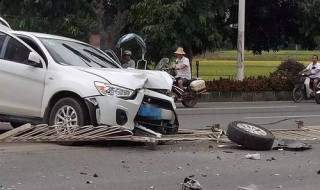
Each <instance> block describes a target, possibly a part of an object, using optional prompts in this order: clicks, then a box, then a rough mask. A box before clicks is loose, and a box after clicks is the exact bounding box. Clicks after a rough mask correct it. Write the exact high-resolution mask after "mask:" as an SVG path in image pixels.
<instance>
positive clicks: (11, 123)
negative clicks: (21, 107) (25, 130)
mask: <svg viewBox="0 0 320 190" xmlns="http://www.w3.org/2000/svg"><path fill="white" fill-rule="evenodd" d="M10 125H11V126H12V127H13V128H18V127H20V126H22V125H24V123H19V122H10Z"/></svg>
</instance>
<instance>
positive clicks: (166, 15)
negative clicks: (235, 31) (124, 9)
mask: <svg viewBox="0 0 320 190" xmlns="http://www.w3.org/2000/svg"><path fill="white" fill-rule="evenodd" d="M233 3H234V1H233V0H228V1H223V3H221V1H218V0H211V1H207V0H198V1H192V0H154V1H148V0H143V1H141V2H139V3H138V4H136V5H135V6H133V7H132V10H133V18H134V21H133V25H134V26H135V29H136V31H139V30H138V29H140V31H139V32H138V33H139V34H141V35H142V36H143V37H145V38H146V42H147V44H148V47H149V48H148V50H150V49H152V55H153V58H152V59H153V60H155V61H157V60H159V59H160V57H161V56H168V55H172V53H173V51H174V49H176V48H177V47H178V46H182V47H184V49H185V51H186V52H187V54H188V56H189V58H190V59H191V60H192V58H193V56H194V55H198V54H201V53H203V52H205V51H206V50H214V49H216V48H218V47H219V46H220V45H221V42H222V41H223V33H224V31H225V30H226V28H227V25H226V24H227V23H226V22H225V21H226V18H227V17H228V14H229V11H228V9H229V7H230V6H231V5H232V4H233Z"/></svg>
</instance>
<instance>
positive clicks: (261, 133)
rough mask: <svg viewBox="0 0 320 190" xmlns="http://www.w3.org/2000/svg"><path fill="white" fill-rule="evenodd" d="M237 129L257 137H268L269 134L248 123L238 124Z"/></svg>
mask: <svg viewBox="0 0 320 190" xmlns="http://www.w3.org/2000/svg"><path fill="white" fill-rule="evenodd" d="M237 127H238V128H240V129H243V130H245V131H247V132H249V133H252V134H255V135H259V136H267V135H268V134H267V132H266V131H264V130H262V129H260V128H258V127H256V126H253V125H250V124H246V123H238V124H237Z"/></svg>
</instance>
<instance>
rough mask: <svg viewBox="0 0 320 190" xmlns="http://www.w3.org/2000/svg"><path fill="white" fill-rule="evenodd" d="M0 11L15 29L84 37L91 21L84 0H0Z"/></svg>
mask: <svg viewBox="0 0 320 190" xmlns="http://www.w3.org/2000/svg"><path fill="white" fill-rule="evenodd" d="M0 13H1V15H2V16H4V17H5V18H6V19H7V20H9V21H10V24H11V26H12V27H13V28H14V29H16V30H28V31H37V32H45V33H51V34H57V35H62V36H67V37H71V38H76V39H80V40H85V39H86V38H87V36H88V33H89V31H90V29H91V28H92V27H93V26H94V25H95V17H94V16H95V15H94V13H93V9H92V8H91V4H90V3H89V2H88V1H87V0H24V1H19V0H12V1H6V0H2V1H0Z"/></svg>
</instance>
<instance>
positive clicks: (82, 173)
mask: <svg viewBox="0 0 320 190" xmlns="http://www.w3.org/2000/svg"><path fill="white" fill-rule="evenodd" d="M80 174H81V175H88V174H87V173H85V172H80Z"/></svg>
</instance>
